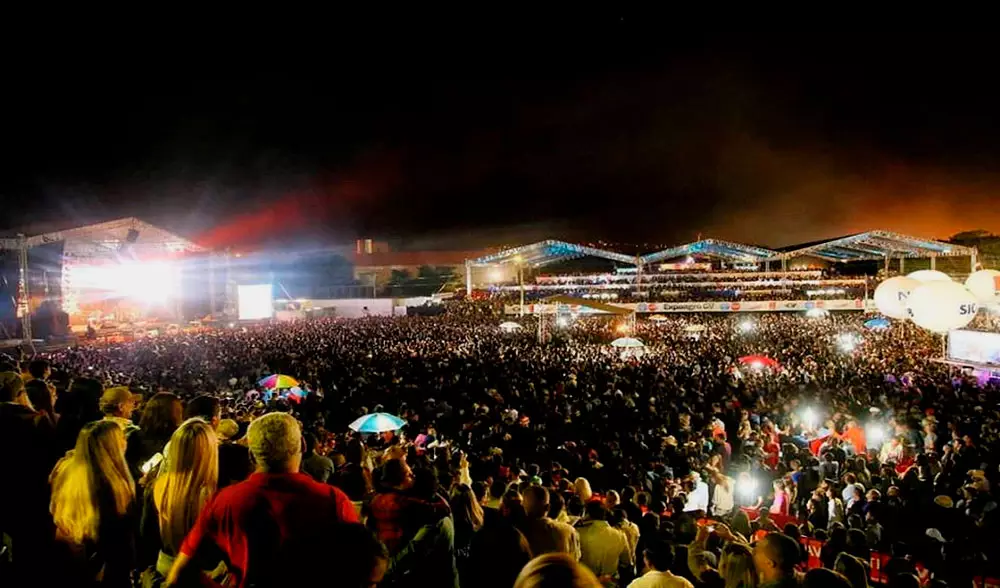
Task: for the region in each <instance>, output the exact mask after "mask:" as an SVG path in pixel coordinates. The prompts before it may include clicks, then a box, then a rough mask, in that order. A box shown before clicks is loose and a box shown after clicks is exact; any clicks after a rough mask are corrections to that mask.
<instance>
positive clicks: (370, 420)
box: [348, 412, 406, 433]
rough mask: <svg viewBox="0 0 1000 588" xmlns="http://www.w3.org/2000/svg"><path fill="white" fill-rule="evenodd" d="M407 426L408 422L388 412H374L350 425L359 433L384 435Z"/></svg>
mask: <svg viewBox="0 0 1000 588" xmlns="http://www.w3.org/2000/svg"><path fill="white" fill-rule="evenodd" d="M404 425H406V421H404V420H403V419H401V418H399V417H398V416H395V415H391V414H389V413H387V412H373V413H371V414H366V415H365V416H363V417H361V418H359V419H358V420H356V421H354V422H353V423H351V424H350V425H348V426H349V427H350V428H351V429H352V430H354V431H357V432H358V433H384V432H386V431H397V430H399V429H402V428H403V426H404Z"/></svg>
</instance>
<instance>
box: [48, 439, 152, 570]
mask: <svg viewBox="0 0 1000 588" xmlns="http://www.w3.org/2000/svg"><path fill="white" fill-rule="evenodd" d="M49 480H50V482H51V484H52V501H51V503H50V508H49V510H50V512H51V513H52V518H53V521H54V523H55V526H56V538H57V540H58V541H59V543H60V544H61V545H62V546H64V547H66V548H67V550H68V552H69V559H70V560H71V561H70V562H68V564H69V565H67V566H65V568H63V569H61V570H60V571H62V572H65V573H66V574H68V576H69V577H71V578H73V580H70V582H71V583H72V582H74V581H75V583H76V584H79V585H87V584H92V583H99V584H100V585H102V586H130V585H131V579H130V577H129V575H130V573H131V570H132V567H133V562H134V560H135V536H134V533H133V528H134V518H133V516H132V515H133V513H134V509H133V507H134V501H135V482H134V481H133V480H132V475H131V474H130V473H129V470H128V465H127V464H126V463H125V435H124V433H122V429H121V427H120V426H118V425H117V424H116V423H114V422H113V421H97V422H93V423H89V424H87V425H86V426H84V427H83V429H82V430H81V431H80V435H79V437H78V438H77V442H76V447H75V448H74V449H73V450H72V451H70V452H68V453H67V454H66V457H64V458H63V459H62V460H60V461H59V463H58V464H56V467H55V469H54V470H53V471H52V476H51V477H50V478H49ZM74 564H76V565H74Z"/></svg>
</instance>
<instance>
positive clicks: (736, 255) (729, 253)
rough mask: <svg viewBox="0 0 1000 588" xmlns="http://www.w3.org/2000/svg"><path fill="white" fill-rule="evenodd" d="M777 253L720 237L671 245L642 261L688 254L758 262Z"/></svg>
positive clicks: (648, 254) (646, 256) (650, 261)
mask: <svg viewBox="0 0 1000 588" xmlns="http://www.w3.org/2000/svg"><path fill="white" fill-rule="evenodd" d="M776 254H777V252H776V251H771V250H770V249H764V248H762V247H754V246H752V245H743V244H741V243H733V242H730V241H722V240H719V239H702V240H701V241H695V242H694V243H687V244H686V245H678V246H677V247H671V248H670V249H664V250H663V251H657V252H655V253H647V254H646V255H643V256H642V257H641V259H642V263H644V264H646V263H655V262H657V261H662V260H664V259H673V258H676V257H684V256H686V255H707V256H709V257H718V258H721V259H726V260H730V261H743V262H750V263H756V262H760V261H763V260H765V259H768V258H770V257H773V256H774V255H776Z"/></svg>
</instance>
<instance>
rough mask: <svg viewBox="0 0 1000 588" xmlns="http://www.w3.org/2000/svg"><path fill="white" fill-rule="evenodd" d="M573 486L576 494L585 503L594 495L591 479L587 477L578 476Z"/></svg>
mask: <svg viewBox="0 0 1000 588" xmlns="http://www.w3.org/2000/svg"><path fill="white" fill-rule="evenodd" d="M573 487H574V488H575V489H576V495H577V496H579V497H580V500H582V501H583V503H584V504H586V503H588V502H590V499H591V498H593V497H594V491H593V490H591V489H590V481H589V480H587V478H577V479H576V481H575V482H573Z"/></svg>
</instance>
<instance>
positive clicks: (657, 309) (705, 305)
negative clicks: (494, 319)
mask: <svg viewBox="0 0 1000 588" xmlns="http://www.w3.org/2000/svg"><path fill="white" fill-rule="evenodd" d="M610 306H617V307H618V308H625V309H628V310H631V311H634V312H638V313H669V312H795V311H799V312H801V311H806V310H812V309H814V308H822V309H826V310H875V303H874V301H872V300H862V299H860V298H855V299H853V300H748V301H745V302H612V303H610ZM520 312H521V311H520V306H519V305H517V304H508V305H506V306H505V307H504V313H506V314H520ZM524 313H525V314H562V313H571V314H605V313H604V312H603V311H600V310H595V309H592V308H589V307H587V306H585V305H582V304H525V305H524Z"/></svg>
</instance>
